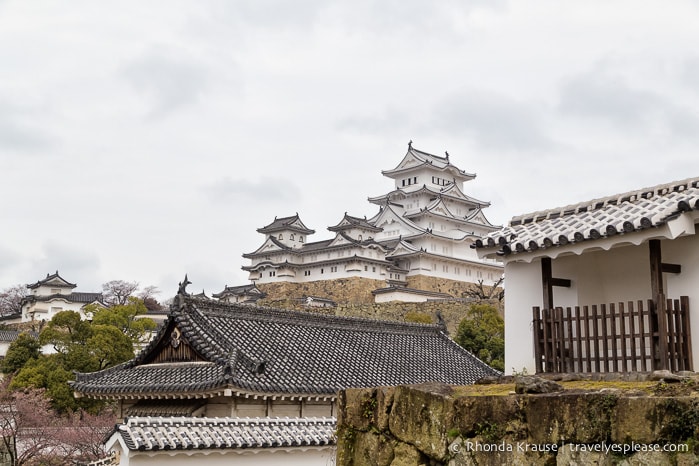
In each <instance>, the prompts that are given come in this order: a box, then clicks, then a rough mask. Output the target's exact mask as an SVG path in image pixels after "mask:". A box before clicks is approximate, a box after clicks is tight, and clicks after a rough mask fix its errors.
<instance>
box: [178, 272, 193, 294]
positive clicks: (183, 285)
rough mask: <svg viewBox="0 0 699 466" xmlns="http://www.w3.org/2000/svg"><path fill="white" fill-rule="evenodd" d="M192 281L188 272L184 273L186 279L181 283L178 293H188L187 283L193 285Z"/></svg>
mask: <svg viewBox="0 0 699 466" xmlns="http://www.w3.org/2000/svg"><path fill="white" fill-rule="evenodd" d="M191 284H192V282H190V281H189V279H188V278H187V274H184V280H183V281H181V282H180V283H179V288H178V289H177V294H178V295H186V294H187V285H191Z"/></svg>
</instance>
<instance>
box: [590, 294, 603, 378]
mask: <svg viewBox="0 0 699 466" xmlns="http://www.w3.org/2000/svg"><path fill="white" fill-rule="evenodd" d="M592 344H593V348H592V349H593V355H594V361H595V369H596V370H597V372H602V367H601V365H600V359H599V331H598V330H597V305H596V304H593V305H592Z"/></svg>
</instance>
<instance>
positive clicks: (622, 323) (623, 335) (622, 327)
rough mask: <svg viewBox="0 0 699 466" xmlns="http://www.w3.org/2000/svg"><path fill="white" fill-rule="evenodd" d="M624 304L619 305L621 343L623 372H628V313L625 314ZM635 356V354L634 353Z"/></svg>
mask: <svg viewBox="0 0 699 466" xmlns="http://www.w3.org/2000/svg"><path fill="white" fill-rule="evenodd" d="M624 310H625V309H624V303H619V337H620V338H619V342H620V343H621V372H626V371H627V370H628V369H627V367H628V365H629V364H628V358H627V355H626V342H627V334H626V320H625V319H626V313H625V312H624ZM632 354H633V353H632Z"/></svg>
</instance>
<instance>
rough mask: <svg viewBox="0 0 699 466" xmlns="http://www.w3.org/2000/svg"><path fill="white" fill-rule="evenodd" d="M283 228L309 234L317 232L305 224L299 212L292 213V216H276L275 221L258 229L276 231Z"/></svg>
mask: <svg viewBox="0 0 699 466" xmlns="http://www.w3.org/2000/svg"><path fill="white" fill-rule="evenodd" d="M294 223H298V226H297V225H294ZM283 230H291V231H297V232H300V233H305V234H308V235H311V234H313V233H315V230H311V229H310V228H308V227H306V225H304V224H303V222H302V221H301V218H300V217H299V214H296V215H292V216H290V217H281V218H277V217H274V221H273V222H272V223H270V224H269V225H266V226H264V227H262V228H258V229H257V231H258V232H259V233H274V232H277V231H283Z"/></svg>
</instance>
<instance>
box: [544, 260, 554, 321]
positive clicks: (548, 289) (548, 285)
mask: <svg viewBox="0 0 699 466" xmlns="http://www.w3.org/2000/svg"><path fill="white" fill-rule="evenodd" d="M541 285H542V287H543V293H544V309H553V272H552V269H551V258H550V257H542V258H541Z"/></svg>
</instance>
